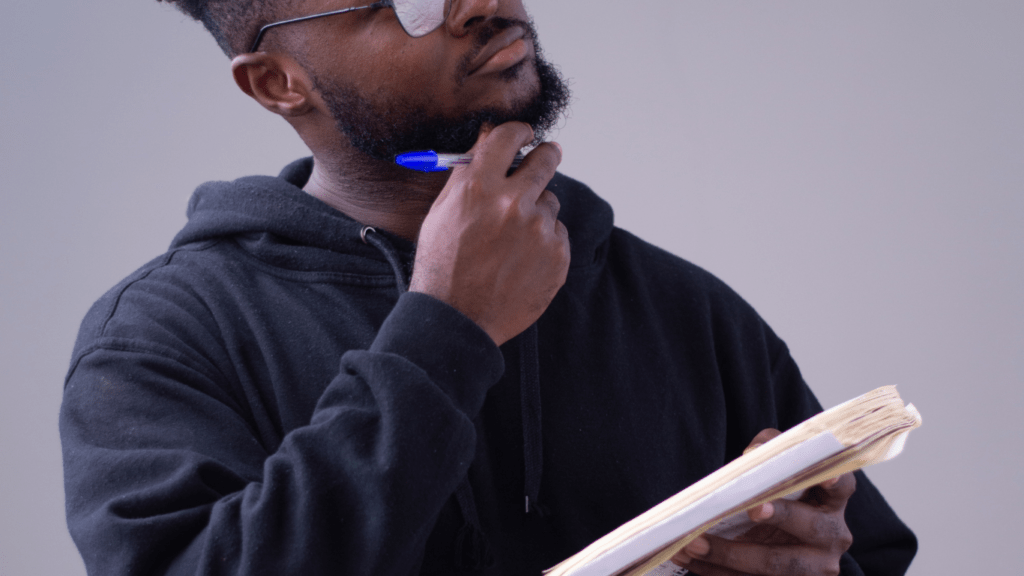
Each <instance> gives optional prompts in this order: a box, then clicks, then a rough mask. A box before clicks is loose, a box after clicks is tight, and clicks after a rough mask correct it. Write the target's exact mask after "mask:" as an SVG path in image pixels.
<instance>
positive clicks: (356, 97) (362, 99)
mask: <svg viewBox="0 0 1024 576" xmlns="http://www.w3.org/2000/svg"><path fill="white" fill-rule="evenodd" d="M511 26H520V27H522V28H523V29H524V30H525V35H524V37H525V39H526V40H527V41H532V42H533V46H534V53H535V56H534V57H533V58H532V59H531V58H527V59H524V60H523V61H522V62H519V63H518V64H516V65H514V66H511V67H509V68H507V69H505V70H502V71H501V72H500V73H499V77H500V78H501V79H502V80H506V81H510V80H513V79H515V78H517V77H518V76H519V75H521V74H522V73H524V71H525V68H526V67H527V66H531V65H532V66H533V67H534V69H535V70H536V72H537V77H538V79H539V90H538V91H537V93H536V94H535V95H533V96H532V97H529V98H526V99H523V100H520V101H517V102H513V103H512V104H511V105H510V106H509V107H507V108H499V107H485V108H482V109H479V110H473V111H467V112H464V113H461V114H458V115H456V116H454V117H452V116H445V115H441V114H438V113H436V112H435V113H431V112H430V111H428V110H427V109H426V108H425V107H424V106H423V105H422V104H416V103H413V102H411V101H405V100H401V99H398V98H394V97H388V98H384V99H382V100H380V101H376V102H375V101H371V100H370V99H368V98H367V97H366V96H364V95H363V94H360V93H359V92H358V91H357V90H356V89H355V88H354V87H353V86H350V85H346V84H343V83H341V82H338V81H335V80H333V79H326V78H322V77H319V76H317V75H316V74H315V73H313V71H312V69H310V68H309V67H307V70H308V71H309V72H310V76H311V77H312V79H313V86H314V88H315V89H316V90H317V91H318V92H319V93H320V95H321V97H322V98H323V100H324V102H325V104H326V105H327V107H328V109H329V110H330V112H331V116H332V117H333V118H334V122H335V125H336V127H337V129H338V132H339V135H341V134H343V135H344V136H345V137H346V138H347V139H348V141H349V142H350V143H351V145H352V146H353V147H354V148H355V149H357V150H359V151H360V152H362V153H363V154H365V155H366V156H368V157H370V158H373V159H375V160H382V161H388V162H390V161H393V160H394V158H395V156H396V155H398V154H401V153H403V152H410V151H415V150H434V151H437V152H448V153H457V154H463V153H465V152H467V151H468V150H469V149H470V148H472V147H473V145H474V144H475V143H476V140H477V138H478V136H479V134H480V128H481V127H482V126H483V125H484V124H485V123H487V124H491V125H493V126H497V125H499V124H504V123H505V122H513V121H517V122H525V123H527V124H529V125H530V126H531V127H532V128H533V130H534V141H533V142H532V143H531V144H532V145H537V144H539V143H540V142H542V141H543V139H544V137H545V136H546V134H547V131H548V130H549V129H550V128H551V127H553V126H554V125H555V123H556V122H557V120H558V118H559V117H560V116H561V115H562V113H563V112H564V111H565V110H566V109H567V108H568V107H569V103H570V101H571V96H572V95H571V92H570V91H569V87H568V85H567V84H566V82H565V80H564V79H563V78H562V77H561V75H560V74H559V72H558V70H557V69H556V68H555V67H554V66H553V65H551V64H550V63H549V62H547V61H546V60H544V58H543V53H542V51H541V48H540V46H539V45H538V43H537V33H536V29H535V28H534V26H533V23H532V22H523V21H514V20H508V19H505V18H495V19H493V21H492V23H491V25H490V26H488V27H484V28H482V29H480V30H479V31H478V32H477V37H476V38H475V41H476V46H477V47H480V48H482V47H483V46H485V45H486V44H487V42H489V41H490V39H491V38H493V37H494V35H495V34H497V33H499V32H501V31H502V30H504V29H506V28H509V27H511ZM468 66H469V58H467V59H466V61H465V62H463V66H462V67H461V68H460V76H459V78H460V80H461V78H463V77H464V76H465V74H466V73H468V69H467V68H468ZM460 84H461V81H460Z"/></svg>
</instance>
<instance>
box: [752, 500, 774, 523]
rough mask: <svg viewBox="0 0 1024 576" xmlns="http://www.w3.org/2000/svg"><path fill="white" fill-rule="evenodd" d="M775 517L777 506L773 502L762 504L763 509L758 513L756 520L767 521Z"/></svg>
mask: <svg viewBox="0 0 1024 576" xmlns="http://www.w3.org/2000/svg"><path fill="white" fill-rule="evenodd" d="M774 515H775V505H774V504H772V503H771V502H766V503H764V504H761V509H760V510H758V511H757V513H756V514H754V516H755V520H767V519H769V518H771V517H772V516H774Z"/></svg>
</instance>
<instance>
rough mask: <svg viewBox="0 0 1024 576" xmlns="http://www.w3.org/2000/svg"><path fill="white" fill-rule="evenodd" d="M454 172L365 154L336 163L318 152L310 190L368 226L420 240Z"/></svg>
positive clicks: (312, 193) (305, 187)
mask: <svg viewBox="0 0 1024 576" xmlns="http://www.w3.org/2000/svg"><path fill="white" fill-rule="evenodd" d="M449 174H450V173H449V172H447V171H446V172H430V173H427V172H417V171H414V170H409V169H408V168H403V167H401V166H398V165H397V164H395V163H393V162H387V161H377V160H371V159H367V158H366V157H365V156H360V157H358V158H347V159H345V160H338V161H331V160H328V159H323V157H322V156H319V155H315V154H314V158H313V173H312V175H310V177H309V182H307V183H306V185H305V186H304V187H303V190H305V191H306V192H307V193H309V194H310V195H312V196H313V197H315V198H317V199H319V200H320V201H322V202H324V203H326V204H327V205H328V206H331V207H332V208H334V209H335V210H338V211H340V212H342V213H343V214H345V215H347V216H348V217H350V218H352V219H353V220H355V221H357V222H360V223H362V224H364V225H366V226H373V227H374V228H380V229H383V230H387V231H388V232H391V233H392V234H395V235H397V236H400V237H402V238H405V239H407V240H411V241H413V242H415V241H416V237H417V236H418V235H419V232H420V226H422V225H423V219H424V218H426V217H427V212H429V211H430V207H431V206H432V205H433V204H434V200H435V199H437V196H438V195H439V194H440V193H441V190H442V189H443V188H444V185H445V183H447V182H448V176H449Z"/></svg>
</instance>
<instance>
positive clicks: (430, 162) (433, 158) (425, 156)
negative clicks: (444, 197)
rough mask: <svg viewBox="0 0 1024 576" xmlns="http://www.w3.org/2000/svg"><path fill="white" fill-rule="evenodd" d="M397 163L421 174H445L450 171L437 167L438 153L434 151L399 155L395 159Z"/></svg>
mask: <svg viewBox="0 0 1024 576" xmlns="http://www.w3.org/2000/svg"><path fill="white" fill-rule="evenodd" d="M395 163H396V164H398V165H399V166H404V167H406V168H410V169H412V170H419V171H420V172H443V171H444V170H447V169H448V168H446V167H443V166H438V165H437V153H436V152H434V151H433V150H425V151H423V152H408V153H406V154H399V155H398V156H396V157H395Z"/></svg>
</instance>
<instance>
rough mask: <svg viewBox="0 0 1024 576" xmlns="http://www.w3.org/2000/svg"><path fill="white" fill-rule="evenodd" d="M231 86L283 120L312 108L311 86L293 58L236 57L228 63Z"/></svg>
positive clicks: (247, 55)
mask: <svg viewBox="0 0 1024 576" xmlns="http://www.w3.org/2000/svg"><path fill="white" fill-rule="evenodd" d="M231 74H232V75H233V76H234V77H235V84H238V87H239V88H241V89H242V92H245V93H246V94H248V95H249V96H252V98H253V99H254V100H256V101H257V102H259V103H260V104H261V105H263V107H264V108H266V109H267V110H270V111H271V112H274V113H275V114H280V115H281V116H284V117H285V118H289V117H293V116H301V115H303V114H305V113H307V112H309V111H310V110H312V108H313V102H312V98H311V96H312V86H313V83H312V81H311V79H310V78H309V75H308V74H307V73H306V71H305V70H304V69H303V68H302V66H299V64H298V62H296V61H295V60H294V59H292V58H290V57H288V56H284V55H281V54H267V53H265V52H261V53H256V54H240V55H238V56H235V58H234V59H233V60H232V61H231Z"/></svg>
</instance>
